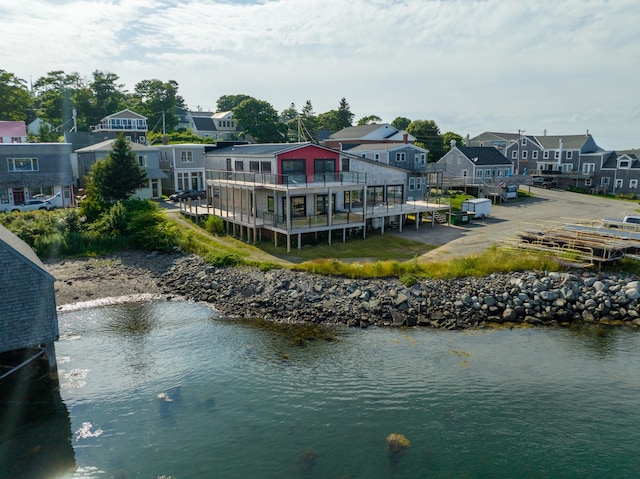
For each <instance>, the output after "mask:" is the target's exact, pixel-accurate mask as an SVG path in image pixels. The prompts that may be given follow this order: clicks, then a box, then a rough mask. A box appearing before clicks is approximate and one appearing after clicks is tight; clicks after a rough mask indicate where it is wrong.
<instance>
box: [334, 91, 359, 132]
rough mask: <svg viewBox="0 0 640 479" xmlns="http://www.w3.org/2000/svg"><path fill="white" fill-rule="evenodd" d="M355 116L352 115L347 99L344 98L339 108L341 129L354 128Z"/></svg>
mask: <svg viewBox="0 0 640 479" xmlns="http://www.w3.org/2000/svg"><path fill="white" fill-rule="evenodd" d="M354 116H355V115H354V114H353V113H351V107H350V106H349V103H348V102H347V99H346V98H344V97H343V98H342V100H340V106H339V107H338V120H339V125H338V126H339V129H340V130H342V129H343V128H347V127H350V126H352V122H353V117H354Z"/></svg>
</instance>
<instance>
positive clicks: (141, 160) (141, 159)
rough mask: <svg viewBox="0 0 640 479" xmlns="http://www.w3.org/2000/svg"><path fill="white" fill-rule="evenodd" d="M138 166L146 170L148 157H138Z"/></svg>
mask: <svg viewBox="0 0 640 479" xmlns="http://www.w3.org/2000/svg"><path fill="white" fill-rule="evenodd" d="M138 166H139V167H141V168H146V166H147V155H138Z"/></svg>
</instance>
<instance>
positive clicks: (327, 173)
mask: <svg viewBox="0 0 640 479" xmlns="http://www.w3.org/2000/svg"><path fill="white" fill-rule="evenodd" d="M313 175H314V179H315V181H335V179H336V161H335V160H326V159H315V160H313Z"/></svg>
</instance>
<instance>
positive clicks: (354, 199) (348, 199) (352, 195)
mask: <svg viewBox="0 0 640 479" xmlns="http://www.w3.org/2000/svg"><path fill="white" fill-rule="evenodd" d="M362 198H363V190H354V191H345V192H344V206H345V208H348V207H349V204H350V205H351V208H362Z"/></svg>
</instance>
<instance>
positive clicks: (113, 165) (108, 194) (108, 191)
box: [88, 134, 147, 201]
mask: <svg viewBox="0 0 640 479" xmlns="http://www.w3.org/2000/svg"><path fill="white" fill-rule="evenodd" d="M146 181H147V174H146V173H145V172H144V170H143V169H142V168H140V167H139V166H138V161H137V160H136V155H135V153H134V152H133V151H131V146H130V145H129V142H128V141H127V140H126V139H125V137H124V135H122V134H120V135H118V137H117V138H116V139H115V141H114V142H113V148H112V149H111V152H110V153H109V154H107V156H106V157H105V158H104V160H101V161H98V162H97V163H96V164H95V165H93V168H91V173H90V176H89V184H90V186H89V188H88V190H89V191H93V192H95V193H96V194H97V195H98V196H100V197H101V198H102V199H104V200H111V201H118V200H126V199H127V198H130V197H131V196H132V195H133V194H134V193H135V192H136V190H137V189H138V188H140V187H141V186H144V183H145V182H146Z"/></svg>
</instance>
